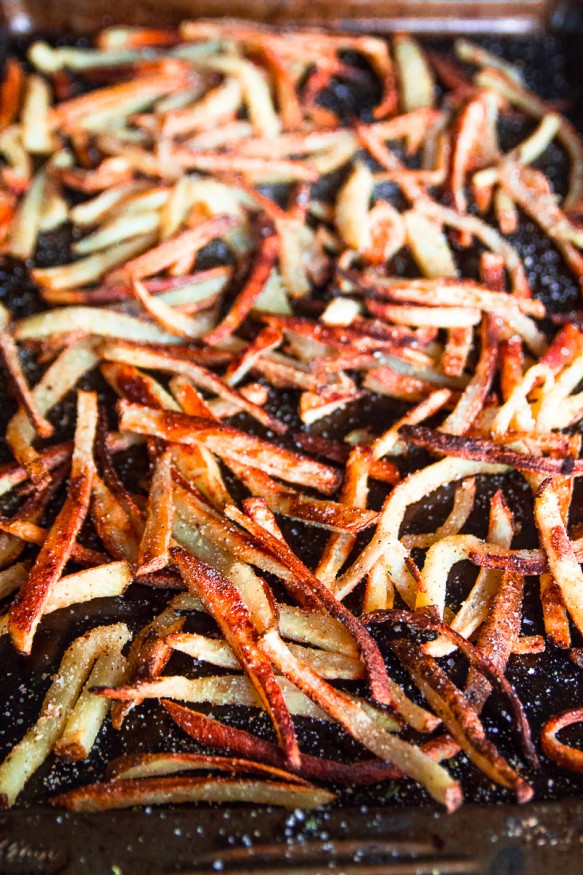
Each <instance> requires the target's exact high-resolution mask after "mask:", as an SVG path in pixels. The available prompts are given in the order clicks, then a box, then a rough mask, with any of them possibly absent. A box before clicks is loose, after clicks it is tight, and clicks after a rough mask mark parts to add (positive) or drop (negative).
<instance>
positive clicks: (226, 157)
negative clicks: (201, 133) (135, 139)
mask: <svg viewBox="0 0 583 875" xmlns="http://www.w3.org/2000/svg"><path fill="white" fill-rule="evenodd" d="M172 160H173V161H174V162H176V165H177V166H178V167H180V168H181V170H182V171H183V172H184V171H187V170H199V171H201V172H202V173H212V174H213V175H217V176H220V175H221V174H225V175H227V176H231V175H232V174H233V173H236V174H241V176H243V178H244V179H246V180H247V181H249V182H251V183H253V184H255V185H270V184H271V185H276V184H277V183H287V184H289V183H292V182H316V180H317V179H318V177H319V173H318V170H317V168H316V166H315V162H313V161H312V162H309V161H296V160H293V159H290V160H285V159H283V158H280V159H277V158H276V159H272V160H268V159H264V158H255V157H248V156H247V155H230V154H229V153H223V154H220V153H217V152H212V151H209V152H202V151H200V152H199V151H197V150H195V149H190V148H185V147H180V146H176V147H175V148H174V150H173V152H172ZM343 163H344V162H343Z"/></svg>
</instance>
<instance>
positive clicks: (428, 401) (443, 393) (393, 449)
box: [372, 389, 451, 460]
mask: <svg viewBox="0 0 583 875" xmlns="http://www.w3.org/2000/svg"><path fill="white" fill-rule="evenodd" d="M450 398H451V391H450V390H449V389H436V390H435V391H434V392H432V393H431V395H428V396H427V398H425V399H424V400H423V401H421V402H420V403H419V404H417V405H416V406H415V407H412V408H411V410H409V411H408V412H407V413H406V414H405V415H404V416H402V417H401V419H398V420H397V422H395V423H394V424H393V425H392V426H391V427H390V428H389V429H387V431H386V432H384V434H382V435H380V436H379V437H378V438H376V440H375V441H374V442H373V444H372V453H373V458H374V459H375V460H377V459H382V458H383V456H386V455H388V454H391V455H401V454H402V453H404V452H407V448H406V446H405V445H404V444H403V442H402V441H401V440H400V438H399V429H400V428H401V426H402V425H418V424H419V423H420V422H423V420H425V419H429V417H430V416H433V415H434V414H435V413H437V411H438V410H441V408H442V407H443V406H444V405H445V404H447V402H448V401H449V400H450Z"/></svg>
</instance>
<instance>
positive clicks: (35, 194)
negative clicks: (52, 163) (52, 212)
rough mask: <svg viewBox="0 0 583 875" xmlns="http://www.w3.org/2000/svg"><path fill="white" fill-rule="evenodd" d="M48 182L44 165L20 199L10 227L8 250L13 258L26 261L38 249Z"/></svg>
mask: <svg viewBox="0 0 583 875" xmlns="http://www.w3.org/2000/svg"><path fill="white" fill-rule="evenodd" d="M46 184H47V170H46V167H42V168H41V169H40V170H39V171H38V172H37V173H36V174H35V176H34V178H33V180H32V182H31V184H30V186H29V187H28V190H27V192H26V194H25V195H24V197H23V198H22V200H21V201H20V203H19V205H18V208H17V210H16V213H15V215H14V219H13V221H12V225H11V227H10V233H9V239H8V249H7V251H8V254H10V255H12V256H13V258H20V259H22V261H26V260H27V259H28V258H32V256H33V254H34V252H35V250H36V246H37V241H38V234H39V231H40V224H41V216H42V208H43V202H44V197H45V191H46Z"/></svg>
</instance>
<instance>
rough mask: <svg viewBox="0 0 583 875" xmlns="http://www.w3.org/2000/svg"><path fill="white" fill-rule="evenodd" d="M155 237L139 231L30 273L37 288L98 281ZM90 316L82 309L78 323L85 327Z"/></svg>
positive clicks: (61, 286) (77, 284)
mask: <svg viewBox="0 0 583 875" xmlns="http://www.w3.org/2000/svg"><path fill="white" fill-rule="evenodd" d="M156 239H157V235H156V234H154V233H150V234H140V235H139V236H138V237H133V238H132V239H131V240H125V241H122V242H121V243H117V244H116V245H115V246H111V247H110V248H109V249H106V250H104V251H103V252H94V253H93V254H92V255H88V256H86V257H85V258H79V259H78V260H77V261H73V262H71V263H70V264H62V265H58V266H57V267H44V268H34V269H33V270H32V271H31V275H32V278H33V279H34V281H35V283H38V285H39V286H40V287H41V289H75V288H78V287H79V286H86V285H89V284H91V283H95V282H98V281H99V280H101V279H102V277H103V276H105V274H107V273H108V271H111V270H112V268H115V267H118V266H119V265H120V264H125V263H126V262H127V261H128V259H130V258H133V257H134V256H136V255H138V253H140V252H143V251H144V250H145V249H149V248H150V247H151V246H153V245H154V243H155V242H156ZM55 315H56V314H55ZM59 315H60V314H59ZM118 315H120V314H118ZM91 318H92V317H91V311H90V310H89V311H87V312H85V314H84V319H83V320H82V322H81V326H80V327H82V328H87V326H88V325H91ZM41 324H42V322H41ZM57 330H58V329H57ZM157 333H158V332H157ZM155 339H156V338H155Z"/></svg>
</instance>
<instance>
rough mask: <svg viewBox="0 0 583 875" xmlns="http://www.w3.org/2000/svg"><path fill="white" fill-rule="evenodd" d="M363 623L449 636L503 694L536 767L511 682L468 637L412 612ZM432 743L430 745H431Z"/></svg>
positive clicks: (379, 615) (376, 617) (396, 612)
mask: <svg viewBox="0 0 583 875" xmlns="http://www.w3.org/2000/svg"><path fill="white" fill-rule="evenodd" d="M364 621H365V622H366V623H367V625H368V624H370V623H373V624H375V623H386V622H390V623H393V624H394V623H403V624H404V625H405V626H407V627H409V628H411V629H415V630H428V629H432V630H434V631H435V632H439V633H440V634H441V635H443V636H445V637H447V638H448V639H449V640H450V641H451V642H452V643H454V644H455V645H456V647H459V649H460V651H461V653H463V655H464V656H465V657H466V659H467V660H468V662H469V664H470V666H471V667H472V668H475V669H476V670H477V671H479V672H480V673H481V674H482V675H484V677H486V678H487V679H488V680H489V681H490V683H491V684H492V686H493V687H495V688H496V690H497V691H498V692H499V693H501V694H502V695H503V696H504V697H505V699H506V701H507V702H508V704H509V706H510V708H511V711H512V714H513V718H514V726H515V728H516V732H517V734H518V737H519V739H520V743H521V746H522V749H523V751H524V754H525V756H526V757H527V759H528V760H529V761H530V763H531V764H532V765H533V766H535V767H537V766H538V758H537V755H536V751H535V749H534V746H533V743H532V736H531V732H530V726H529V724H528V720H527V719H526V716H525V713H524V708H523V706H522V703H521V701H520V699H519V698H518V696H517V695H516V693H515V691H514V689H513V688H512V686H511V684H510V683H509V682H508V680H507V679H506V677H505V676H504V674H503V673H502V671H501V670H500V669H499V668H498V667H497V666H496V665H494V663H493V662H492V661H491V660H490V659H489V658H488V657H487V656H486V655H485V654H484V653H482V652H481V650H479V649H478V648H477V647H476V646H475V645H474V644H472V643H471V642H470V641H468V640H467V639H466V638H462V636H461V635H459V633H458V632H456V631H455V630H454V629H452V628H451V627H450V626H448V625H447V624H446V623H443V622H441V621H440V620H435V619H433V618H432V617H430V616H428V615H426V614H419V613H413V612H412V611H402V610H394V609H393V610H390V611H374V612H373V613H371V614H367V615H365V617H364ZM429 744H431V742H429Z"/></svg>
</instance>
